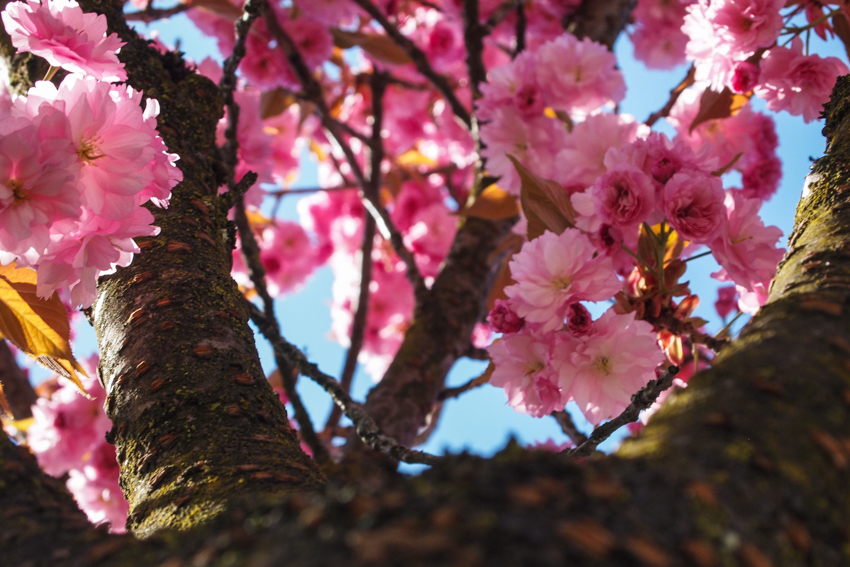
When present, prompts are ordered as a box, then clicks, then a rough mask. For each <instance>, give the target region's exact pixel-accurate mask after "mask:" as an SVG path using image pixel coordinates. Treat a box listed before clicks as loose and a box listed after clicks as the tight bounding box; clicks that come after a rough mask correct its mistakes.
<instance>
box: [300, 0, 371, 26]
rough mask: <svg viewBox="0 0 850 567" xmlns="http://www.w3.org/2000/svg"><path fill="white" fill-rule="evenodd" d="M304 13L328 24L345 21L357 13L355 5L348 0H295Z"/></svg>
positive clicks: (332, 24)
mask: <svg viewBox="0 0 850 567" xmlns="http://www.w3.org/2000/svg"><path fill="white" fill-rule="evenodd" d="M295 5H296V6H297V7H298V9H299V10H301V11H302V12H303V13H304V15H306V16H309V17H310V18H311V19H313V20H316V21H318V22H321V23H323V24H326V25H329V26H337V25H338V24H340V23H347V22H348V21H349V20H351V18H353V17H354V16H355V15H356V14H357V5H356V4H355V3H354V2H350V1H349V0H295Z"/></svg>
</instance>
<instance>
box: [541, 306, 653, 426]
mask: <svg viewBox="0 0 850 567" xmlns="http://www.w3.org/2000/svg"><path fill="white" fill-rule="evenodd" d="M664 360H665V356H664V353H663V352H661V350H660V349H659V348H658V345H657V343H656V338H655V333H654V332H653V330H652V325H650V324H649V323H647V322H645V321H635V320H634V313H629V314H626V315H618V314H616V313H615V312H614V309H613V308H612V309H609V310H608V311H606V312H605V313H604V314H603V315H602V317H600V318H599V319H598V320H597V321H595V322H594V323H593V328H592V329H591V331H590V333H589V334H587V335H585V336H583V337H581V338H579V339H576V340H575V341H573V342H570V343H566V344H565V345H562V347H561V348H560V349H556V350H555V354H554V361H553V364H554V365H556V366H557V367H558V368H559V383H560V385H561V387H562V388H564V389H567V386H568V385H569V387H570V388H571V390H570V391H571V392H572V396H573V399H574V400H575V401H576V403H577V404H578V407H579V409H580V410H581V411H582V413H583V414H584V416H585V417H586V418H587V420H588V421H589V422H590V423H592V424H593V425H597V424H599V423H600V422H601V421H603V420H605V419H608V418H611V417H614V416H616V415H617V414H619V413H620V412H621V411H622V410H624V409H625V408H626V406H628V404H629V402H630V401H631V396H632V394H634V393H635V392H637V391H638V390H639V389H641V388H642V387H644V386H646V384H647V382H649V381H650V380H652V379H654V378H655V368H656V367H657V366H658V365H659V364H661V363H662V362H663V361H664Z"/></svg>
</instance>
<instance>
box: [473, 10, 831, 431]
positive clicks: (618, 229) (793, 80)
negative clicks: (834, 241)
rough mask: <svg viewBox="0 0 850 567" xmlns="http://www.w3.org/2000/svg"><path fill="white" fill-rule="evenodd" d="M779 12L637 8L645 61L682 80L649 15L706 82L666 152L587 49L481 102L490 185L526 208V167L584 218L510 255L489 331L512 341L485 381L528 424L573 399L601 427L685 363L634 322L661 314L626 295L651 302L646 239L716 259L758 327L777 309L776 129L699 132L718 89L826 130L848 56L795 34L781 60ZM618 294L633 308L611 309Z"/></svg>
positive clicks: (513, 72) (529, 67)
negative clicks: (729, 178)
mask: <svg viewBox="0 0 850 567" xmlns="http://www.w3.org/2000/svg"><path fill="white" fill-rule="evenodd" d="M688 4H690V5H688ZM784 7H785V2H784V0H776V1H768V0H765V1H756V0H751V1H748V0H735V1H732V0H730V1H714V2H710V3H709V2H707V1H703V2H692V3H688V2H684V3H683V4H682V6H678V7H674V8H675V9H673V8H671V7H670V6H669V3H667V2H660V1H656V0H642V1H641V3H640V4H639V6H638V11H637V14H638V16H639V18H638V25H637V28H636V35H637V36H638V38H637V39H638V40H639V44H638V45H639V47H640V49H638V55H639V56H640V55H642V56H644V58H648V59H649V61H648V62H649V63H650V64H654V65H652V66H656V67H667V66H671V65H668V63H670V62H671V59H670V58H669V57H665V56H664V55H665V53H666V52H665V51H664V48H665V46H666V47H669V41H668V40H669V38H665V37H662V36H663V34H657V35H654V36H650V32H649V30H648V27H649V24H650V23H651V22H652V19H653V18H656V19H659V21H661V20H665V21H666V20H669V19H671V18H672V19H673V20H675V19H677V18H678V23H673V24H669V22H668V23H666V24H665V25H667V26H668V27H670V26H671V25H672V27H674V28H675V29H676V31H677V33H679V34H682V35H684V37H685V40H684V41H683V43H682V46H681V49H680V52H679V55H678V57H679V59H677V60H675V63H681V62H684V56H687V57H688V58H689V59H691V60H693V61H694V65H695V69H696V71H695V75H696V81H695V82H694V84H693V86H691V87H690V88H688V89H687V90H686V91H685V92H684V93H682V94H681V96H680V97H679V100H678V101H677V102H676V104H675V105H674V106H673V108H672V110H671V112H670V114H669V116H668V122H669V123H670V124H671V125H672V126H673V127H674V128H675V129H676V130H677V132H678V136H677V137H676V138H675V139H674V140H672V141H671V140H670V139H669V138H667V136H665V135H664V134H661V133H657V132H650V130H649V128H647V127H646V126H644V125H640V124H637V123H636V121H635V120H634V119H633V118H632V117H630V116H627V115H623V114H610V113H607V112H603V110H602V109H603V107H605V106H606V105H607V106H611V105H613V104H616V103H618V102H620V100H622V98H623V96H624V94H625V85H624V83H623V79H622V75H621V74H620V72H619V71H618V70H617V69H616V61H615V59H614V56H613V55H612V54H611V53H610V52H608V51H607V50H606V49H605V48H604V46H601V45H598V44H595V43H593V42H592V41H590V40H587V39H585V40H583V41H579V40H578V39H576V38H575V37H573V36H570V35H564V36H562V37H559V38H558V39H556V40H554V41H549V42H546V43H543V44H542V45H540V46H539V47H537V48H536V49H530V50H527V51H525V52H523V53H522V54H520V55H519V56H518V57H517V58H516V59H514V60H513V61H512V62H511V63H509V64H507V65H504V66H502V67H500V68H498V69H494V70H492V71H491V72H490V82H489V83H488V84H487V85H485V86H484V87H483V88H482V90H483V92H484V98H483V99H482V100H481V101H480V103H479V106H480V116H481V117H482V118H483V119H484V120H486V121H487V122H486V123H485V125H484V126H483V127H482V129H481V136H482V140H483V142H484V143H485V144H486V150H485V151H484V155H485V157H487V158H488V161H487V168H488V171H489V172H490V173H491V174H493V175H498V176H499V178H500V180H499V185H500V186H501V187H502V188H504V189H506V190H507V191H509V192H511V193H514V194H519V192H520V190H521V178H520V176H519V175H518V172H517V171H515V168H514V166H513V163H512V161H511V158H514V159H516V160H518V161H520V162H521V163H522V164H523V165H524V166H525V167H526V168H528V169H529V170H531V171H532V172H534V173H536V174H537V175H539V176H541V177H543V178H546V179H551V180H554V181H556V182H557V183H558V184H559V185H561V186H563V187H564V189H565V191H566V192H567V193H568V194H569V196H570V201H571V205H572V209H573V211H562V212H564V213H571V214H573V219H572V220H573V222H574V224H573V227H571V228H567V229H566V230H564V231H563V232H562V233H560V234H555V233H552V232H549V231H546V232H545V233H544V234H543V235H542V236H539V237H537V238H535V239H533V240H531V241H528V242H526V243H525V244H524V246H523V247H522V249H521V250H520V251H519V252H518V253H517V254H516V255H515V256H514V257H513V259H512V260H511V262H510V270H511V276H512V278H513V280H514V282H515V283H514V284H513V285H511V286H509V287H507V288H505V294H506V295H507V299H506V300H498V301H497V302H496V307H495V308H494V309H493V310H492V311H491V313H490V315H489V318H488V319H489V322H490V325H491V327H492V328H493V330H495V331H498V332H501V333H503V336H502V337H501V339H500V340H497V341H496V342H494V343H493V344H492V345H491V346H490V347H488V351H489V354H490V356H491V359H492V361H493V363H494V365H495V370H494V371H493V374H492V377H491V380H490V383H491V384H493V385H496V386H500V387H502V388H504V389H505V390H506V392H507V395H508V402H509V403H510V405H512V406H513V407H514V408H515V409H517V410H518V411H521V412H524V413H528V414H530V415H533V416H538V417H539V416H543V415H547V414H549V413H551V412H552V411H555V410H561V409H563V408H564V407H565V405H566V404H567V403H568V402H570V401H575V402H576V403H577V404H578V407H579V409H580V410H581V411H582V412H583V414H584V415H585V417H586V418H587V419H588V421H590V422H591V423H592V424H594V425H595V424H598V423H600V422H601V421H603V420H605V419H608V418H611V417H614V416H616V415H617V414H619V413H620V412H621V411H622V410H623V409H625V408H626V407H627V405H628V404H629V403H630V401H631V396H632V395H633V394H634V393H635V392H636V391H638V390H639V389H640V388H641V387H643V386H645V385H646V384H647V382H648V381H649V380H651V379H653V378H655V377H656V371H657V367H658V365H659V364H660V363H662V362H663V361H664V360H665V355H666V357H668V358H669V359H670V360H671V362H675V363H679V362H681V345H679V349H678V350H676V352H673V351H671V350H669V349H670V347H671V346H672V345H674V344H676V342H675V341H671V340H670V333H669V331H666V330H664V329H661V328H659V327H654V326H653V325H652V324H650V323H649V322H647V321H643V320H636V319H639V318H642V317H644V316H646V318H647V319H650V320H651V319H652V317H651V316H650V315H649V314H648V313H644V312H641V310H640V309H639V310H638V311H637V312H635V311H631V308H630V307H629V298H631V299H633V300H636V301H640V300H641V299H640V298H641V294H642V292H645V291H646V281H645V279H646V277H647V276H646V274H647V273H648V272H652V270H653V269H654V270H658V269H659V268H660V266H658V265H657V264H655V265H650V266H646V265H645V258H642V257H641V255H640V253H639V252H640V251H639V246H640V245H639V236H640V234H641V229H642V227H643V233H644V234H645V235H646V234H652V233H653V232H655V233H661V234H663V235H665V237H666V238H669V236H670V235H671V234H673V231H675V237H676V238H677V239H678V240H680V241H685V243H686V245H685V247H684V251H683V252H682V254H681V256H682V258H686V257H688V256H692V255H695V254H698V253H702V252H703V251H705V248H707V249H708V251H709V252H710V253H711V254H712V255H713V256H714V258H715V260H716V261H717V262H718V264H719V265H720V267H721V269H720V270H719V271H717V272H715V273H714V274H712V276H713V277H714V278H716V279H718V280H720V281H728V282H731V283H732V284H734V287H733V288H731V289H726V290H724V292H723V297H725V298H726V299H725V301H726V303H729V298H730V296H731V295H734V294H736V293H737V294H738V295H739V297H740V299H739V301H738V307H739V309H741V310H742V311H745V312H748V313H753V312H755V311H756V310H758V308H759V307H760V306H761V305H762V304H763V303H764V302H765V301H766V299H767V289H768V287H769V285H770V281H771V279H772V277H773V275H774V273H775V269H776V265H777V263H778V261H779V260H780V259H781V257H782V253H783V251H782V250H781V249H780V248H778V247H777V245H776V243H777V241H778V239H779V238H780V236H781V234H782V233H781V231H780V230H779V229H778V228H776V227H772V226H765V225H764V223H763V222H762V220H761V219H760V218H759V215H758V212H759V209H760V208H761V205H762V202H763V201H764V200H766V199H768V198H769V197H770V196H772V195H773V193H774V192H775V191H776V189H777V187H778V183H779V179H780V177H781V162H780V160H779V159H778V157H777V156H776V153H775V150H776V148H777V146H778V140H777V137H776V133H775V126H774V124H773V120H772V119H771V118H770V117H769V116H767V115H764V114H762V113H758V112H755V111H753V110H751V109H750V108H749V106H745V107H743V108H742V109H740V110H738V111H736V112H735V113H733V115H731V116H729V117H728V118H725V119H716V120H702V121H696V120H697V118H698V113H699V108H700V101H701V98H702V97H703V93H704V92H706V91H707V90H708V89H714V90H715V91H716V92H720V91H721V90H723V89H724V88H729V89H730V90H732V91H733V92H740V93H745V94H746V96H752V95H753V94H755V95H756V96H759V97H761V98H764V99H765V100H766V101H767V106H768V108H770V109H773V110H784V111H788V112H790V113H791V114H795V115H802V117H803V118H804V119H805V120H806V121H810V120H813V119H815V118H816V117H817V115H818V113H819V112H820V108H821V107H822V105H823V103H825V102H826V101H827V100H828V98H829V94H830V92H831V88H832V86H833V85H834V83H835V80H836V78H837V76H838V75H840V74H844V73H847V72H848V70H847V67H846V66H845V65H844V64H843V63H841V62H840V61H839V60H838V59H836V58H832V57H830V58H821V57H819V56H817V55H804V54H803V52H802V42H801V40H800V39H799V38H798V37H794V38H793V39H791V40H790V41H791V47H790V48H787V47H782V46H777V45H776V42H777V39H778V38H779V36H780V33H781V32H782V30H783V26H784V19H783V15H782V14H781V13H780V10H781V9H783V8H784ZM807 15H809V16H810V21H814V20H816V19H817V18H816V16H817V14H814V15H811V14H809V12H807ZM821 15H822V13H821ZM816 24H817V22H815V23H814V24H813V25H816ZM659 27H662V26H660V25H659ZM679 30H681V31H679ZM819 31H822V30H819ZM636 47H637V46H636ZM667 55H669V54H667ZM728 171H737V172H738V173H740V180H741V186H739V187H730V188H726V189H724V187H723V182H722V180H721V179H722V177H723V175H724V174H725V173H726V172H728ZM653 227H654V228H653ZM520 232H523V231H522V230H521V231H520ZM662 248H663V245H662ZM674 259H675V258H674ZM671 260H673V259H671ZM665 262H667V261H665ZM642 264H643V265H642ZM665 265H666V264H665ZM676 279H677V278H675V279H674V280H673V282H668V283H675V282H676ZM663 291H664V290H663V287H662V290H661V291H660V292H659V291H658V290H657V288H656V294H659V295H662V296H663V295H664V293H663ZM618 294H619V295H620V297H621V299H622V298H626V299H625V301H616V302H615V301H613V300H614V299H615V296H616V295H618ZM606 300H611V303H612V304H613V306H612V307H610V308H609V309H608V310H607V311H605V312H604V314H602V315H601V317H599V319H597V320H596V321H593V320H592V317H591V314H590V312H589V311H588V309H587V307H586V306H585V305H584V304H583V302H600V301H606ZM662 301H666V302H667V304H668V306H669V308H670V310H671V311H674V312H683V313H684V314H685V315H683V316H682V317H681V318H685V317H686V316H687V314H688V313H690V309H692V305H693V302H692V300H689V301H688V302H687V303H688V305H687V306H686V305H685V303H686V302H684V301H683V302H682V306H681V307H680V308H679V309H678V311H676V309H677V305H676V303H675V302H673V300H672V297H670V294H669V293H668V294H667V299H666V300H662ZM634 303H635V301H632V307H634ZM656 303H657V301H656ZM647 305H648V304H647ZM641 307H643V306H641ZM719 308H720V307H719ZM723 309H724V310H725V312H728V310H729V309H730V307H728V306H726V305H725V304H724V306H723ZM685 375H686V376H689V375H690V371H689V372H687V373H686V374H685ZM681 385H684V384H681Z"/></svg>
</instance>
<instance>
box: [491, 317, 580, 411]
mask: <svg viewBox="0 0 850 567" xmlns="http://www.w3.org/2000/svg"><path fill="white" fill-rule="evenodd" d="M554 347H555V341H554V337H553V336H552V335H549V334H546V335H538V334H534V333H531V332H526V331H524V330H520V332H518V333H514V334H511V335H505V336H504V337H502V339H501V340H498V341H495V342H493V344H491V345H490V346H489V347H487V352H489V353H490V358H491V360H492V361H493V364H494V365H495V367H496V368H495V370H494V371H493V375H492V376H491V377H490V384H492V385H493V386H496V387H497V388H503V389H504V390H505V393H507V395H508V404H509V405H510V406H511V407H512V408H514V409H515V410H517V411H518V412H521V413H527V414H529V415H531V416H533V417H543V416H544V415H548V414H550V413H552V412H553V411H555V410H562V409H564V406H565V405H566V403H567V400H568V399H569V392H568V391H565V390H564V388H562V387H561V386H560V385H559V380H558V373H557V370H556V369H555V368H553V367H552V363H551V360H552V349H553V348H554Z"/></svg>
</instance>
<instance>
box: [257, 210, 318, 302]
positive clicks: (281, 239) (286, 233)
mask: <svg viewBox="0 0 850 567" xmlns="http://www.w3.org/2000/svg"><path fill="white" fill-rule="evenodd" d="M261 243H262V244H261V246H260V248H261V249H260V260H261V261H262V263H263V267H264V268H265V270H266V275H267V277H268V279H267V283H268V288H269V293H271V294H272V296H275V297H276V296H279V295H282V294H284V293H286V292H288V291H293V290H297V289H299V288H300V287H301V285H302V284H303V283H304V281H305V280H306V279H307V278H308V277H309V276H310V274H312V273H313V271H314V270H315V269H316V265H317V262H316V260H317V259H318V250H316V248H315V247H314V246H313V243H312V242H310V238H309V237H308V236H307V233H306V232H304V229H303V228H301V225H299V224H296V223H294V222H288V221H278V222H276V223H275V224H273V225H271V226H268V227H266V228H265V229H263V231H262V239H261Z"/></svg>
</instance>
